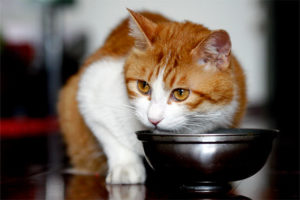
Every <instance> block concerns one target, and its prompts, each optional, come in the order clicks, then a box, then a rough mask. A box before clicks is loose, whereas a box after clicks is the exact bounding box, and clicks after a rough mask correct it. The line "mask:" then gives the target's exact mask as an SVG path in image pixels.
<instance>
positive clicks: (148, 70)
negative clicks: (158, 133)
mask: <svg viewBox="0 0 300 200" xmlns="http://www.w3.org/2000/svg"><path fill="white" fill-rule="evenodd" d="M130 13H131V17H132V19H131V22H130V27H131V36H133V37H134V38H135V41H136V42H135V46H134V47H133V49H132V51H131V53H130V55H129V57H128V59H127V61H126V63H125V69H124V74H125V81H126V86H127V91H128V96H129V99H130V101H131V103H132V105H133V106H134V107H135V112H136V115H137V117H138V119H139V120H140V121H141V122H142V123H143V124H144V125H145V126H147V127H149V128H158V129H163V130H171V131H176V130H178V131H179V130H180V131H182V130H186V131H191V132H194V131H195V130H196V131H199V132H201V131H207V130H209V129H213V128H216V127H226V126H230V125H231V123H232V118H233V115H234V113H235V111H236V109H237V100H236V98H235V93H236V91H235V84H234V77H233V72H232V70H233V69H232V67H231V64H230V63H231V55H230V52H231V42H230V38H229V35H228V34H227V33H226V32H225V31H223V30H219V31H210V30H208V29H207V28H205V27H203V26H201V25H196V24H193V23H190V22H185V23H176V22H164V23H155V22H153V21H151V20H149V19H147V18H146V17H143V16H142V15H140V14H137V13H135V12H133V11H130Z"/></svg>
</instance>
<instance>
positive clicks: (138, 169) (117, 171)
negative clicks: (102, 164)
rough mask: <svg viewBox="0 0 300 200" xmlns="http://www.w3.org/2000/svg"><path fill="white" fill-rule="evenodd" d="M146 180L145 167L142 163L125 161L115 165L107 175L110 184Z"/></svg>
mask: <svg viewBox="0 0 300 200" xmlns="http://www.w3.org/2000/svg"><path fill="white" fill-rule="evenodd" d="M145 180H146V172H145V167H144V165H143V164H141V163H126V164H125V163H124V164H119V165H116V166H113V167H111V168H110V169H109V172H108V175H107V176H106V183H108V184H138V183H144V182H145Z"/></svg>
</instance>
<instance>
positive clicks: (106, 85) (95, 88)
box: [77, 58, 143, 154]
mask: <svg viewBox="0 0 300 200" xmlns="http://www.w3.org/2000/svg"><path fill="white" fill-rule="evenodd" d="M123 66H124V60H123V59H118V60H116V59H113V58H104V59H101V60H100V61H97V62H95V63H93V64H92V65H90V66H89V67H88V68H87V69H86V71H85V72H84V74H83V75H82V77H81V80H80V83H79V90H78V95H77V99H78V105H79V110H80V113H81V114H82V116H83V118H84V120H85V122H86V123H87V125H88V127H89V128H90V129H91V131H92V132H93V133H94V135H95V136H96V137H97V139H98V140H99V141H100V143H102V144H103V143H105V142H107V141H108V140H111V138H114V140H115V141H116V142H118V143H120V145H124V146H126V147H127V148H129V149H131V150H132V151H135V152H137V153H139V154H142V147H141V144H140V142H139V141H138V140H137V138H136V135H135V132H136V131H137V130H141V129H142V128H143V127H142V125H141V124H140V123H139V122H138V121H137V120H136V118H135V115H134V110H133V108H132V107H131V105H130V104H129V100H128V96H127V92H126V87H125V83H124V75H123ZM106 146H109V145H106ZM107 150H108V151H109V149H107Z"/></svg>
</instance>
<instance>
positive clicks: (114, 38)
mask: <svg viewBox="0 0 300 200" xmlns="http://www.w3.org/2000/svg"><path fill="white" fill-rule="evenodd" d="M131 14H132V15H134V17H137V18H140V15H136V13H134V12H131ZM142 15H143V16H145V17H147V18H148V19H150V20H151V21H152V22H154V23H156V25H157V26H155V28H153V27H152V26H146V28H145V29H147V30H146V32H145V36H146V38H147V43H148V44H147V45H148V46H149V45H150V46H151V45H152V46H151V48H145V46H142V48H137V49H134V50H132V47H133V46H134V43H135V41H134V39H133V37H131V36H130V35H129V20H128V19H125V20H124V21H122V22H121V23H120V24H119V25H118V26H117V27H116V28H115V29H114V30H113V31H112V32H111V34H110V35H109V36H108V37H107V39H106V41H105V43H104V44H103V46H102V47H101V48H100V49H98V50H97V51H96V52H95V53H94V54H93V55H91V56H90V57H89V58H88V59H87V60H86V62H85V63H84V65H83V66H82V68H81V69H80V70H79V72H78V73H77V74H76V75H74V76H73V77H71V78H70V80H69V81H68V82H67V84H66V85H65V86H64V87H63V89H62V90H61V92H60V98H59V103H58V114H59V120H60V126H61V131H62V133H63V135H64V139H65V142H66V144H67V152H68V155H69V157H70V160H71V163H72V164H73V166H74V167H75V168H77V169H80V170H85V171H90V172H96V171H97V172H99V171H101V170H102V171H103V170H104V169H105V167H103V166H105V165H104V163H105V158H104V157H103V156H99V155H101V152H102V150H101V147H100V146H99V143H98V142H97V141H96V139H95V137H94V136H93V134H92V133H91V131H90V130H89V129H88V127H87V126H86V125H85V123H84V121H83V119H82V116H81V115H80V113H79V111H78V106H77V101H76V94H77V89H78V81H79V79H80V77H81V75H82V73H83V72H84V70H85V69H86V68H87V67H88V66H89V65H90V64H91V63H93V62H95V61H97V60H99V59H101V58H102V57H105V56H110V57H116V58H119V57H125V56H126V57H127V62H126V64H125V66H124V70H125V78H126V83H127V91H128V94H129V97H130V98H135V97H136V96H137V95H139V94H137V93H136V92H135V90H134V89H133V87H136V84H135V81H136V80H139V79H144V80H146V81H147V82H149V83H151V82H152V81H153V80H154V79H155V78H156V77H157V76H158V74H159V72H160V70H161V69H162V68H163V67H164V66H165V75H164V77H163V80H164V81H165V83H166V88H167V89H172V88H174V87H175V88H176V87H177V88H178V87H179V88H184V87H187V86H189V88H190V90H191V91H192V94H191V97H190V98H188V100H187V101H186V102H182V103H186V104H187V105H188V107H189V109H191V110H193V109H197V108H199V106H200V105H202V104H203V102H209V103H211V104H218V105H223V104H226V103H228V102H229V101H231V100H232V98H233V87H234V86H236V87H237V88H238V93H239V96H240V98H239V99H238V101H239V103H240V104H239V108H238V110H237V111H236V114H235V116H234V120H233V123H232V127H237V126H238V124H239V122H240V120H241V119H242V116H243V114H244V111H245V107H246V92H245V77H244V74H243V71H242V69H241V67H240V65H239V63H238V62H237V60H236V59H235V57H234V56H233V55H229V56H230V66H229V67H228V69H224V70H219V71H213V72H212V71H206V70H204V67H202V66H200V67H199V66H196V64H195V60H194V58H193V56H192V55H191V51H192V50H193V49H195V48H196V47H197V45H199V43H201V42H202V41H204V40H205V39H206V38H207V37H208V36H209V35H210V34H211V33H212V31H210V30H208V29H207V28H205V27H204V26H202V25H197V24H193V23H190V22H185V23H177V22H172V21H170V20H168V19H167V18H165V17H163V16H161V15H158V14H153V13H149V12H143V13H142ZM138 20H141V19H138ZM144 21H145V20H144ZM145 23H148V22H147V20H146V22H145ZM149 23H151V22H149ZM140 47H141V46H140ZM170 52H171V55H170ZM167 57H168V58H169V59H168V63H166V60H167ZM217 70H218V69H217Z"/></svg>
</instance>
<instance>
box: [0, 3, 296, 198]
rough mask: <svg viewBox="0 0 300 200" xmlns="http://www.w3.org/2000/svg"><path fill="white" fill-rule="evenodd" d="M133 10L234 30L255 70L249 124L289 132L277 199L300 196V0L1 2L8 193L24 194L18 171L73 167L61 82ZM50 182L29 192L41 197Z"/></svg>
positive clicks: (238, 50)
mask: <svg viewBox="0 0 300 200" xmlns="http://www.w3.org/2000/svg"><path fill="white" fill-rule="evenodd" d="M126 8H130V9H133V10H136V11H140V10H150V11H154V12H158V13H162V14H164V15H166V16H167V17H169V18H171V19H174V20H176V21H184V20H189V21H192V22H195V23H201V24H203V25H205V26H206V27H208V28H210V29H225V30H227V31H228V33H229V34H230V36H231V40H232V45H233V53H234V54H235V55H236V57H237V58H238V60H239V61H240V63H241V64H242V66H243V67H244V70H245V73H246V75H247V84H248V98H249V106H248V112H247V115H246V117H245V120H244V123H243V127H249V128H253V127H255V128H274V129H279V130H280V136H279V137H278V138H277V140H276V145H275V148H274V150H273V154H272V156H271V159H270V162H269V164H268V168H269V169H270V170H271V172H269V173H268V177H267V178H266V177H265V178H263V179H267V180H268V181H269V182H268V184H269V185H270V186H272V187H274V188H279V189H278V190H280V191H277V193H276V192H275V193H276V194H274V195H275V197H276V198H286V199H287V197H290V198H297V197H299V190H298V188H299V124H300V123H299V122H300V120H299V111H300V110H299V18H300V16H299V1H297V0H288V1H284V0H282V1H277V0H227V1H225V0H188V1H183V0H152V1H147V0H115V1H111V0H0V16H1V17H0V20H1V23H0V59H1V60H0V61H1V80H0V81H1V82H0V84H1V85H0V95H1V110H0V111H1V112H0V114H1V118H0V131H1V132H0V136H1V189H2V193H1V195H2V196H1V197H2V198H9V197H13V198H17V197H16V196H11V195H12V193H13V191H15V190H12V189H11V185H10V184H11V183H12V182H11V181H10V180H12V177H13V178H20V177H21V178H22V177H24V176H26V175H33V174H36V173H40V172H45V171H49V170H50V171H51V170H55V169H61V168H64V167H65V166H67V163H68V159H67V157H66V156H65V154H64V145H63V141H62V140H61V136H60V134H59V127H58V123H57V118H56V100H57V96H58V91H59V88H60V87H61V86H62V85H63V84H64V83H65V82H66V80H67V79H68V78H69V77H70V76H71V75H72V74H74V73H76V72H77V70H78V68H79V67H80V65H81V63H82V62H83V61H84V59H85V58H87V57H88V56H89V55H90V54H91V53H92V52H94V51H95V50H96V49H97V48H99V47H100V46H101V45H102V44H103V42H104V40H105V38H106V36H107V34H108V33H109V32H110V31H111V29H112V28H113V27H115V26H116V25H117V24H118V23H119V22H120V20H121V19H122V18H124V17H127V16H128V13H127V10H126ZM270 170H269V171H270ZM274 177H275V178H274ZM45 179H47V178H45ZM50 179H51V178H50ZM17 180H19V179H17ZM51 180H52V179H51ZM53 180H54V182H55V180H56V182H55V183H56V184H63V183H62V182H59V180H60V179H53ZM44 182H45V180H44V179H37V183H35V184H34V186H32V185H30V184H29V185H27V186H26V187H25V186H24V185H22V184H20V185H19V187H20V188H19V190H20V189H22V190H21V191H23V192H25V193H26V191H27V192H28V191H30V192H29V193H30V194H29V193H28V195H29V196H30V197H32V198H33V199H34V198H36V197H37V196H38V197H41V196H43V195H45V191H46V189H45V188H47V187H46V185H47V184H46V185H44V184H45V183H44ZM48 182H49V181H48ZM50 182H51V181H50ZM13 183H14V184H15V182H13ZM253 183H254V184H252V186H251V187H252V188H254V189H253V190H249V188H248V190H247V187H249V186H247V185H246V186H245V188H246V189H244V190H242V189H241V190H242V191H243V192H245V191H248V193H249V194H250V196H251V192H252V191H256V192H257V191H258V190H257V188H258V185H257V186H256V187H254V186H253V185H255V183H256V182H255V181H254V182H253ZM264 183H265V182H264ZM36 186H39V187H37V188H40V189H36ZM28 187H29V188H31V189H32V187H33V188H35V189H34V192H32V190H29V189H28ZM241 188H243V187H241ZM40 191H44V192H40ZM249 191H250V192H249ZM261 192H262V193H263V192H264V191H261ZM246 193H247V192H246ZM248 193H247V195H249V194H248ZM252 193H253V192H252ZM276 195H277V196H276ZM284 195H285V196H284ZM29 196H28V197H29ZM254 197H255V196H254ZM2 198H1V199H2Z"/></svg>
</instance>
